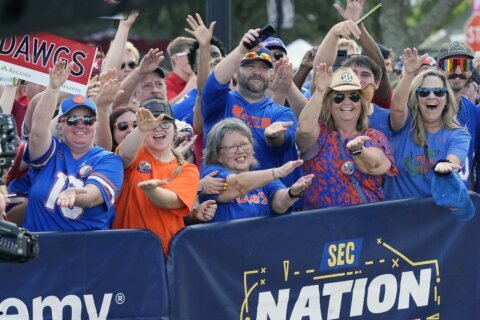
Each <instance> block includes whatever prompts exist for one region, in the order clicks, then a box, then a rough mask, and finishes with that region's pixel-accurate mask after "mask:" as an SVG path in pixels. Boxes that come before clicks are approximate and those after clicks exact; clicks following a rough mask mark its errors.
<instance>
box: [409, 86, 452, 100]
mask: <svg viewBox="0 0 480 320" xmlns="http://www.w3.org/2000/svg"><path fill="white" fill-rule="evenodd" d="M416 92H417V94H418V96H419V97H422V98H426V97H428V96H429V95H430V92H433V94H434V95H435V96H437V97H439V98H441V97H443V96H444V95H445V94H446V93H447V92H448V90H447V88H445V87H443V88H417V90H416Z"/></svg>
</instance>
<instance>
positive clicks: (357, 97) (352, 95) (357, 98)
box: [333, 92, 362, 104]
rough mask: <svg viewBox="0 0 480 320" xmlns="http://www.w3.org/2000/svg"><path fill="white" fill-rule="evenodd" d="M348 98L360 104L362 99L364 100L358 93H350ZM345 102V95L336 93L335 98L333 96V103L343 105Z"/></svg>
mask: <svg viewBox="0 0 480 320" xmlns="http://www.w3.org/2000/svg"><path fill="white" fill-rule="evenodd" d="M348 98H349V99H350V100H351V101H352V102H358V101H360V99H361V98H362V96H361V95H360V93H358V92H350V93H349V94H348ZM343 100H345V93H341V92H339V93H336V94H335V95H334V96H333V102H335V103H336V104H339V103H342V101H343Z"/></svg>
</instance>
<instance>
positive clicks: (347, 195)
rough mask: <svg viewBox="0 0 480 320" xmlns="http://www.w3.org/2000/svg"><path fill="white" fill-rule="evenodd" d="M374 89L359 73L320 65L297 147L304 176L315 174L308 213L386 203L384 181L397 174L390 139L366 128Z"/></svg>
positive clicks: (307, 198) (302, 117)
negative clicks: (362, 82)
mask: <svg viewBox="0 0 480 320" xmlns="http://www.w3.org/2000/svg"><path fill="white" fill-rule="evenodd" d="M372 96H373V86H372V84H369V85H368V86H366V87H365V88H362V86H361V84H360V80H359V79H358V77H357V76H356V74H355V72H354V71H353V70H352V69H351V68H348V67H341V68H338V69H337V71H335V73H334V74H333V70H332V67H329V68H328V70H327V68H326V65H325V63H320V64H319V65H318V66H317V70H316V90H315V92H314V94H313V96H312V99H311V100H310V101H309V102H308V103H307V105H306V106H305V108H304V109H303V111H302V113H301V114H300V118H299V120H298V129H297V139H296V141H297V145H298V147H299V149H300V152H301V154H302V155H301V156H302V158H303V160H304V164H303V166H302V169H303V172H304V173H306V174H315V177H316V178H315V179H314V182H313V186H312V187H311V188H309V189H308V190H307V192H306V193H305V196H304V201H305V209H315V208H325V207H338V206H350V205H355V204H362V203H370V202H376V201H380V200H382V199H383V195H382V189H381V184H382V177H383V176H384V175H395V174H396V167H395V165H394V161H393V152H392V148H391V146H390V144H389V142H388V140H387V138H386V137H385V136H384V135H383V134H382V133H381V132H380V131H377V130H375V129H369V128H368V107H369V103H370V100H371V99H372Z"/></svg>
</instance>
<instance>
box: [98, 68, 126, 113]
mask: <svg viewBox="0 0 480 320" xmlns="http://www.w3.org/2000/svg"><path fill="white" fill-rule="evenodd" d="M113 70H115V69H113ZM120 85H121V83H120V82H119V81H118V80H117V79H110V80H108V81H107V82H105V83H102V84H101V87H100V92H99V94H98V95H97V96H96V97H95V101H94V102H95V104H96V105H97V107H99V108H108V107H109V106H110V104H111V103H112V102H113V100H115V98H116V97H117V95H119V94H121V93H123V90H120Z"/></svg>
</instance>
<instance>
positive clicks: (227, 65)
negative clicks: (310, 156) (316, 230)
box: [202, 29, 301, 206]
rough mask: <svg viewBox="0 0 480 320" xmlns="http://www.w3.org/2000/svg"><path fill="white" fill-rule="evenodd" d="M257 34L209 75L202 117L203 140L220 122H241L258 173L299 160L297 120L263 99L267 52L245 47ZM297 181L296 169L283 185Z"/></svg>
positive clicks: (269, 71)
mask: <svg viewBox="0 0 480 320" xmlns="http://www.w3.org/2000/svg"><path fill="white" fill-rule="evenodd" d="M259 31H260V29H255V30H249V31H248V32H247V33H246V34H245V35H244V36H243V38H242V40H241V41H240V43H239V45H238V46H237V47H236V48H235V49H234V50H233V51H232V52H231V53H230V54H229V55H227V56H226V57H225V58H224V59H223V60H222V61H221V62H220V63H219V64H218V65H217V67H216V68H215V70H214V72H213V73H212V74H210V76H209V77H208V79H207V83H206V84H205V88H204V90H203V96H202V116H203V119H204V132H205V134H204V138H205V139H206V137H207V134H208V132H209V131H210V129H211V128H212V127H213V126H214V125H215V124H216V123H217V122H218V121H220V120H221V119H224V118H228V117H235V118H239V119H241V120H243V121H244V122H245V123H246V124H247V126H248V127H249V128H250V129H251V130H252V133H253V136H254V138H255V142H256V144H255V156H256V158H257V159H258V160H259V163H260V169H268V168H274V167H278V166H281V165H282V164H284V163H286V162H288V161H290V160H296V159H298V155H297V151H296V148H295V131H296V128H297V120H296V118H295V115H294V114H293V112H292V111H291V110H290V109H289V108H287V107H284V106H282V105H279V104H278V103H276V102H274V101H272V100H271V99H270V98H269V97H267V95H266V90H267V88H268V85H269V82H270V79H271V76H272V68H273V63H272V57H271V53H270V51H269V50H268V49H265V48H264V47H256V50H255V49H254V50H255V51H249V50H248V49H247V48H246V47H245V45H244V43H251V42H254V41H255V39H256V37H258V36H259V34H258V32H259ZM235 72H236V75H237V79H238V89H237V90H236V91H233V92H229V88H228V87H229V83H230V80H231V79H232V77H233V76H234V74H235ZM300 177H301V172H300V169H299V168H297V169H296V170H295V171H294V172H292V173H291V174H290V175H288V176H287V177H285V178H284V179H282V182H283V183H284V184H285V185H286V186H291V185H292V184H293V183H294V182H295V181H297V180H298V179H299V178H300ZM299 202H301V201H297V203H299ZM298 206H301V204H300V205H298Z"/></svg>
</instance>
